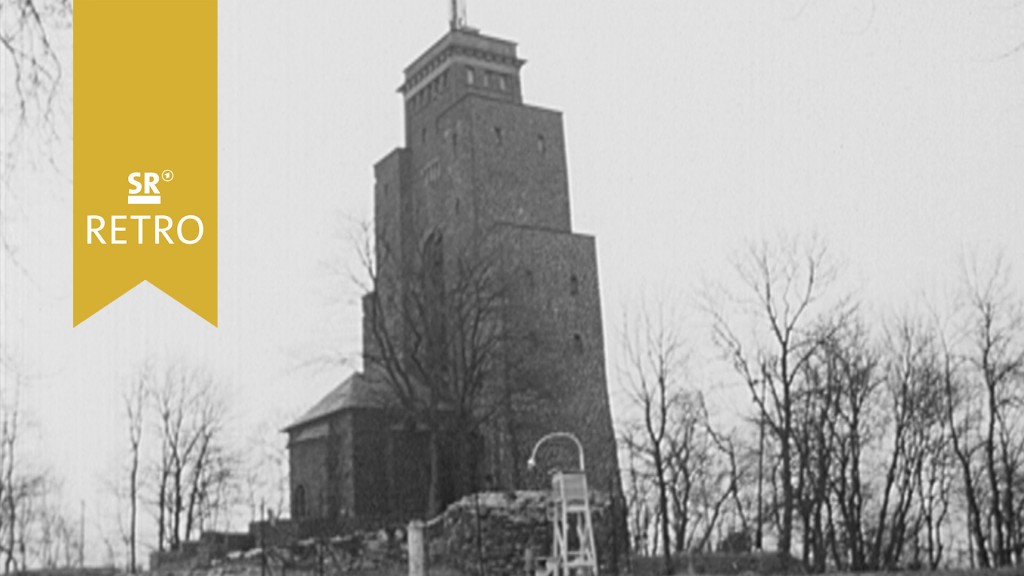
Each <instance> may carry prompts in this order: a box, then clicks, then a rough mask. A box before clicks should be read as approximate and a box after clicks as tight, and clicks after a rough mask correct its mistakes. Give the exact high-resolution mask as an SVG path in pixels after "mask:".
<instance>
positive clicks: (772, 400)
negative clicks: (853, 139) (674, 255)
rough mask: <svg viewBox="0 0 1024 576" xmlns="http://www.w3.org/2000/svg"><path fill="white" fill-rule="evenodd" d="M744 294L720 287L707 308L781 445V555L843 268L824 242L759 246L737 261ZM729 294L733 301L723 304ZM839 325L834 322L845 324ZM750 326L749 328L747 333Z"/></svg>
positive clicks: (787, 543)
mask: <svg viewBox="0 0 1024 576" xmlns="http://www.w3.org/2000/svg"><path fill="white" fill-rule="evenodd" d="M736 272H737V275H738V277H739V279H740V281H741V282H742V285H743V288H744V290H743V292H742V293H740V294H729V293H728V291H725V290H717V291H716V293H715V294H713V295H711V296H709V297H708V302H707V304H706V307H707V309H708V311H709V312H710V314H711V317H712V320H713V334H714V340H715V343H716V344H717V345H718V346H719V348H720V349H721V351H722V353H723V355H724V356H725V358H726V359H727V361H728V362H729V363H730V364H731V366H732V367H733V368H734V369H735V371H736V372H737V374H738V375H739V376H740V377H741V379H742V380H743V382H744V383H745V384H746V386H747V388H748V390H749V391H750V394H751V396H752V398H753V401H754V404H755V406H756V407H757V411H758V414H759V416H760V418H761V419H762V420H763V422H764V425H765V426H766V428H767V431H768V432H769V434H770V436H771V437H772V439H773V441H774V443H775V444H776V449H777V455H778V466H779V470H778V474H777V476H776V478H775V481H776V482H777V484H778V486H779V489H780V491H781V502H780V503H779V506H780V509H779V514H780V515H781V518H780V519H779V538H778V551H779V553H780V554H782V555H783V556H784V557H788V556H789V554H790V552H791V550H792V539H793V517H794V512H795V511H796V509H797V504H798V497H799V494H798V492H797V484H796V479H797V478H798V470H797V469H795V465H796V464H797V459H796V454H795V453H794V451H795V445H794V442H795V440H796V434H797V424H798V423H797V421H796V416H797V408H798V402H799V399H800V395H799V390H798V388H799V386H800V385H801V377H802V373H803V371H804V369H805V367H806V364H807V362H808V361H809V360H810V358H811V356H812V354H813V353H814V352H815V350H816V347H817V343H818V342H819V341H820V340H821V338H822V337H823V335H822V334H820V332H819V331H817V330H816V328H817V327H818V326H819V322H818V318H819V317H820V315H822V314H824V313H825V312H829V314H830V315H831V316H833V317H839V316H842V315H843V314H845V313H847V312H845V310H846V308H847V306H848V304H847V302H846V300H845V299H842V298H839V299H835V300H834V301H832V302H827V301H826V300H825V297H826V295H827V294H828V290H829V288H830V287H831V285H832V284H833V282H834V281H835V278H836V269H835V267H834V265H833V264H832V263H831V260H830V259H829V257H828V253H827V250H826V248H825V246H824V244H823V243H822V242H820V241H818V240H812V241H810V242H807V243H803V244H802V243H801V242H800V241H799V240H796V239H792V238H788V239H787V238H783V239H781V240H780V241H779V242H778V243H777V244H774V245H772V244H768V243H766V242H762V243H760V244H752V245H750V247H749V250H748V253H747V255H746V257H745V258H744V259H741V260H740V261H739V262H737V264H736ZM722 294H724V295H725V297H726V298H727V301H726V302H723V301H722V300H721V296H720V295H722ZM841 324H842V323H841V322H839V323H835V324H834V325H841ZM741 326H742V327H743V328H748V329H749V331H750V335H749V336H748V335H747V331H746V330H743V329H741Z"/></svg>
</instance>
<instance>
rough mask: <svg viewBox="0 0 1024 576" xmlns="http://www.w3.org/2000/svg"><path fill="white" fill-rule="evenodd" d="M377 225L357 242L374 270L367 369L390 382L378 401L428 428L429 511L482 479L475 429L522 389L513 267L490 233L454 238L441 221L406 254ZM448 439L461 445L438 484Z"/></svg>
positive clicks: (367, 270)
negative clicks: (511, 293) (449, 480)
mask: <svg viewBox="0 0 1024 576" xmlns="http://www.w3.org/2000/svg"><path fill="white" fill-rule="evenodd" d="M379 232H380V233H379V234H378V235H376V236H375V237H368V238H366V239H364V240H363V242H362V247H361V249H360V252H361V254H360V255H361V257H362V259H363V264H364V268H365V270H364V271H365V274H366V276H368V279H369V285H366V286H365V288H366V289H367V292H368V293H367V295H366V296H365V298H364V308H365V309H366V325H365V330H366V331H367V332H368V333H369V342H368V345H367V346H366V347H365V348H366V349H365V350H364V357H365V360H366V364H367V373H368V377H369V378H370V379H371V381H377V382H381V383H382V384H384V393H383V394H382V395H381V404H382V406H385V407H390V408H394V409H397V410H399V411H401V412H402V413H404V415H405V417H407V418H411V419H412V420H413V421H415V422H418V423H420V424H421V425H423V426H425V427H426V428H427V430H428V433H429V435H430V438H429V439H428V441H429V446H430V454H429V463H430V489H429V491H428V502H427V503H426V504H427V506H426V512H427V514H428V515H430V516H433V515H436V514H437V513H439V512H440V511H441V509H442V507H443V506H444V505H446V504H447V503H448V501H449V500H450V499H453V498H457V497H459V496H462V495H464V494H467V493H469V492H471V491H472V490H474V489H476V487H477V486H478V484H479V482H478V478H476V476H477V465H476V463H475V462H474V461H473V458H471V457H470V456H472V455H473V453H474V452H475V451H474V450H473V439H474V438H475V437H476V435H477V434H478V433H479V429H480V426H481V424H482V423H483V422H486V421H487V420H488V419H490V418H491V417H492V416H494V415H495V414H498V413H499V412H500V411H501V410H503V409H505V410H509V409H511V407H512V406H513V405H514V404H515V401H514V400H510V397H511V396H513V395H516V394H518V393H519V391H518V389H516V388H515V385H514V383H515V382H516V381H517V380H518V378H516V377H515V376H516V374H515V369H516V366H515V365H514V364H515V360H514V359H513V358H511V357H510V356H509V355H508V354H507V352H508V350H509V349H510V347H509V344H510V343H512V342H514V341H515V340H516V337H515V336H514V331H513V330H512V329H511V328H510V326H512V325H513V322H512V320H511V319H509V318H507V317H506V303H507V294H508V290H507V282H508V278H507V271H505V270H503V269H502V268H501V266H502V262H501V254H499V253H498V252H497V251H496V248H495V247H494V246H493V242H491V241H490V240H491V239H490V238H489V237H487V235H486V234H484V233H481V234H480V235H478V236H477V237H475V241H474V242H473V243H471V244H469V243H462V244H457V243H456V242H452V241H449V242H446V240H445V238H444V237H443V236H442V235H441V232H440V231H435V232H434V233H432V234H430V235H428V237H427V238H426V240H425V241H424V242H423V244H422V246H420V247H419V248H418V249H417V251H416V252H415V254H414V255H413V256H412V257H411V262H409V261H407V260H408V259H406V258H403V257H402V255H401V254H399V253H398V252H397V251H396V249H395V247H393V246H390V245H389V244H388V243H387V240H386V238H387V236H386V234H384V233H383V232H384V231H379ZM500 382H504V384H503V385H502V386H499V385H498V383H500ZM504 416H505V418H506V419H509V418H512V415H510V414H505V415H504ZM445 440H449V441H450V442H445ZM444 444H448V445H451V444H454V445H453V446H451V448H452V450H453V453H454V454H458V455H461V456H460V457H458V458H457V459H456V461H457V462H459V467H460V469H459V470H457V471H456V474H453V475H452V476H453V477H454V483H453V485H451V486H442V474H441V472H442V465H443V462H444V460H445V458H443V455H442V445H444Z"/></svg>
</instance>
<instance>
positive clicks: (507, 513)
mask: <svg viewBox="0 0 1024 576" xmlns="http://www.w3.org/2000/svg"><path fill="white" fill-rule="evenodd" d="M549 500H550V498H549V493H548V492H535V491H518V492H514V493H507V492H485V493H481V494H474V495H471V496H466V497H465V498H463V499H461V500H459V501H458V502H456V503H454V504H452V505H451V506H450V507H449V508H448V509H447V510H446V511H445V512H444V514H443V515H442V516H441V517H440V519H439V520H438V521H437V522H436V523H433V524H432V525H431V526H429V527H428V528H427V531H426V541H427V547H428V555H429V558H430V564H431V565H432V566H447V567H450V568H454V569H456V570H459V571H461V572H462V573H464V574H478V573H483V574H488V575H492V576H509V575H513V574H515V575H522V574H524V573H527V566H526V559H527V554H528V553H527V550H529V551H531V552H530V556H532V558H533V559H534V560H535V561H540V560H541V559H542V558H543V557H545V556H548V555H550V554H551V539H552V527H551V521H550V520H548V506H549ZM591 510H592V518H593V522H594V540H595V543H596V546H595V547H596V548H597V551H598V561H599V564H600V569H601V572H604V573H613V572H615V571H616V570H615V569H616V568H617V567H618V566H616V564H618V560H619V558H617V557H616V556H615V550H617V549H621V546H617V545H616V543H615V542H614V540H615V535H614V531H613V530H612V522H611V517H612V514H611V512H612V510H611V506H610V501H609V499H608V498H607V497H605V496H604V495H603V494H601V493H599V492H592V495H591ZM529 572H530V573H532V570H530V571H529Z"/></svg>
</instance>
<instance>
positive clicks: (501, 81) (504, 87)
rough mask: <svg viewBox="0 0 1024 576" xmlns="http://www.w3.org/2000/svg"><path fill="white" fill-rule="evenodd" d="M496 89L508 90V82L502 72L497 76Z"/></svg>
mask: <svg viewBox="0 0 1024 576" xmlns="http://www.w3.org/2000/svg"><path fill="white" fill-rule="evenodd" d="M498 90H501V91H502V92H505V91H506V90H508V82H507V81H506V80H505V75H504V74H501V75H499V76H498Z"/></svg>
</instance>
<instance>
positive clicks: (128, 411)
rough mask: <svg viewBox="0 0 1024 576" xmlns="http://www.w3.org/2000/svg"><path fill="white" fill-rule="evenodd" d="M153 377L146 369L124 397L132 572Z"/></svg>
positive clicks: (135, 564) (135, 565) (128, 543)
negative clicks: (150, 383)
mask: <svg viewBox="0 0 1024 576" xmlns="http://www.w3.org/2000/svg"><path fill="white" fill-rule="evenodd" d="M151 377H152V375H151V374H150V372H149V370H148V369H145V370H144V371H143V372H142V373H141V374H139V375H137V376H136V377H135V379H134V380H133V381H132V382H131V385H130V387H129V389H128V391H127V392H126V393H125V395H124V398H123V401H124V409H125V416H126V417H127V420H128V533H127V534H126V535H125V540H126V542H125V544H126V546H127V548H128V571H129V572H130V573H132V574H135V573H136V572H137V571H138V559H137V558H136V547H137V545H138V519H139V466H140V464H141V457H142V452H141V449H142V434H143V430H144V428H143V425H144V423H145V411H146V406H147V405H148V394H149V380H150V378H151Z"/></svg>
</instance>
